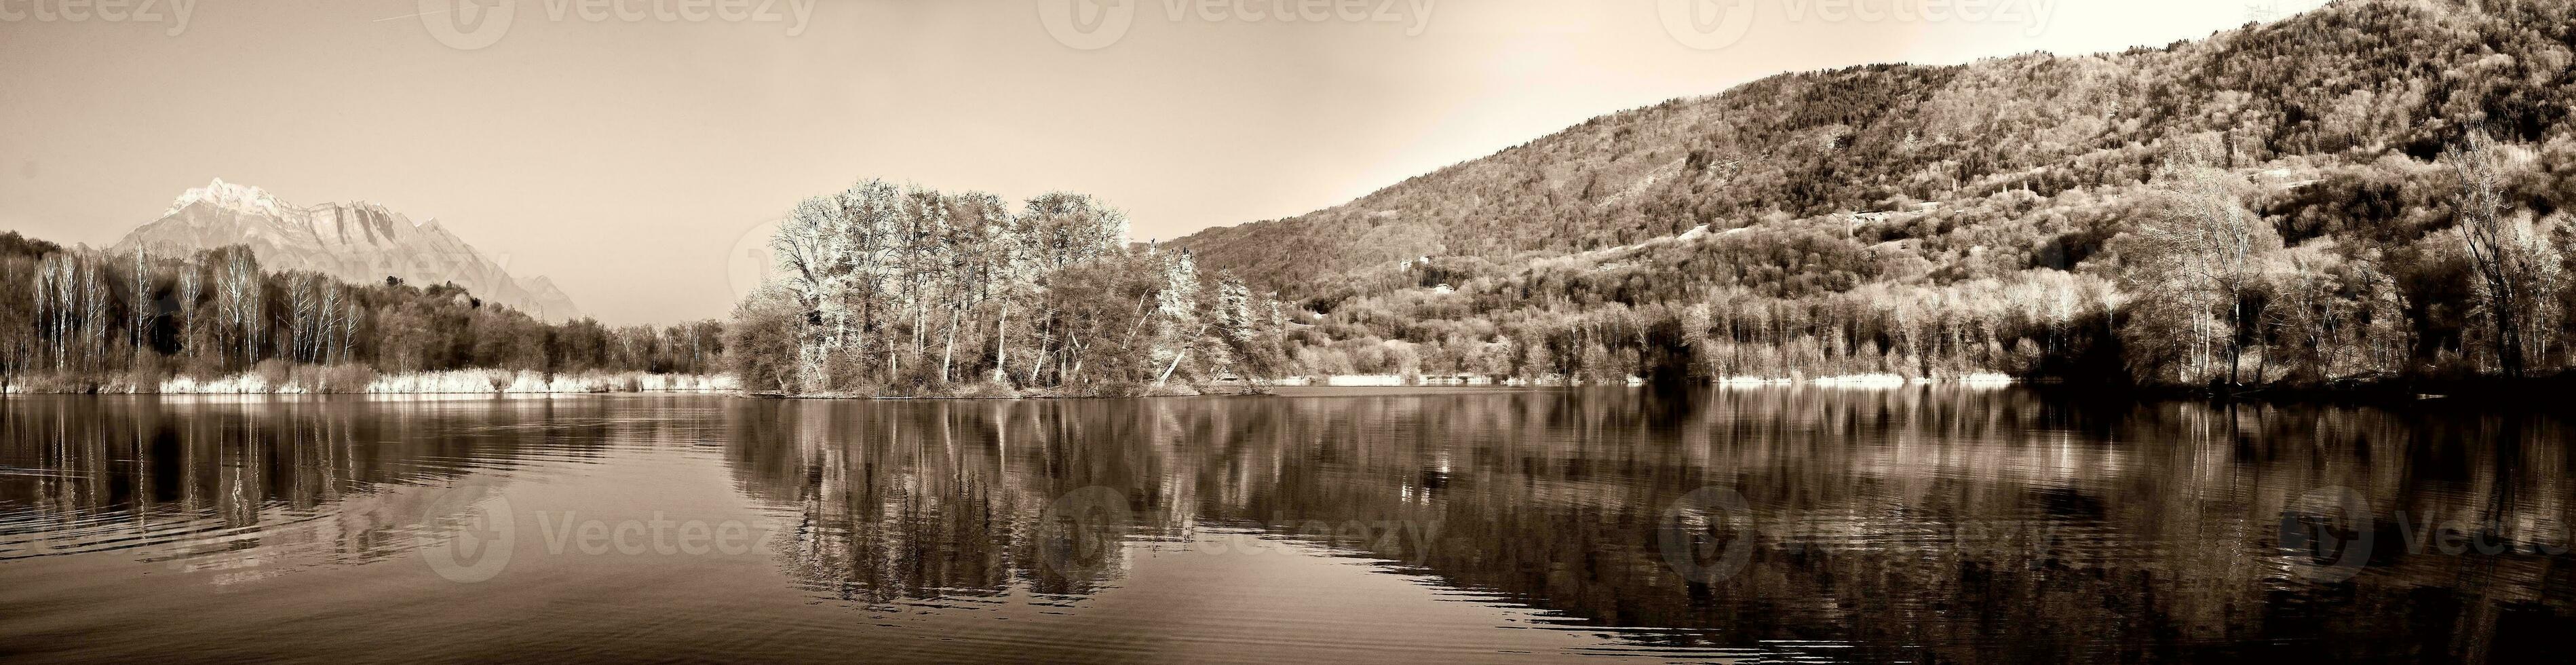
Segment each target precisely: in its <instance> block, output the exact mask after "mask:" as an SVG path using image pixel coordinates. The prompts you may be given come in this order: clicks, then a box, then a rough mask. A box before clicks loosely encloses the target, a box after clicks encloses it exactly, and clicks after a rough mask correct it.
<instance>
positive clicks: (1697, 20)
mask: <svg viewBox="0 0 2576 665" xmlns="http://www.w3.org/2000/svg"><path fill="white" fill-rule="evenodd" d="M1656 11H1657V13H1658V14H1660V15H1661V17H1662V19H1663V22H1664V32H1665V33H1668V34H1671V35H1672V36H1673V41H1677V42H1681V44H1682V45H1683V46H1687V47H1690V48H1694V49H1698V50H1702V51H1715V50H1718V49H1722V48H1726V47H1729V46H1734V45H1735V43H1736V42H1738V41H1742V40H1743V39H1744V36H1745V35H1748V34H1752V32H1753V0H1657V2H1656Z"/></svg>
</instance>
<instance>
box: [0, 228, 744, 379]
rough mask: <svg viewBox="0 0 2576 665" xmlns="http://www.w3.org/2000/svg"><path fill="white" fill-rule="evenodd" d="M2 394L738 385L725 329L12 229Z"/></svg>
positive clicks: (225, 255)
mask: <svg viewBox="0 0 2576 665" xmlns="http://www.w3.org/2000/svg"><path fill="white" fill-rule="evenodd" d="M0 275H5V276H6V277H5V279H0V391H5V392H11V393H281V392H282V393H368V392H374V393H567V392H613V391H641V390H732V389H734V388H735V384H734V383H733V381H732V380H731V378H729V377H726V376H722V375H723V373H724V372H725V371H726V370H725V367H724V364H723V362H724V357H725V355H724V344H725V340H724V334H723V333H724V326H723V325H722V324H721V323H719V322H717V321H696V322H690V323H682V324H675V325H670V326H662V327H651V326H632V327H623V328H611V327H607V326H602V325H600V324H599V323H598V322H597V321H593V320H590V319H579V320H574V321H568V322H561V323H548V322H545V321H540V320H537V319H536V318H534V317H531V316H529V315H527V314H525V313H522V312H519V311H517V310H515V309H511V308H509V307H504V306H501V305H497V304H493V303H488V302H484V301H482V300H480V299H478V298H476V297H474V295H473V294H471V293H467V292H466V291H465V290H464V289H462V288H458V287H456V286H454V285H452V284H433V285H426V286H420V285H413V284H407V283H404V282H403V281H402V280H400V279H395V278H390V277H389V278H386V279H385V280H384V281H383V282H381V283H371V284H351V283H348V282H345V281H342V280H338V279H335V278H332V277H329V276H326V275H321V274H317V273H310V272H301V271H286V272H269V271H267V270H263V269H261V267H260V264H259V258H258V257H257V256H254V255H253V253H252V252H251V251H249V250H248V249H246V248H243V247H239V246H233V247H224V248H219V249H215V250H210V251H200V252H194V253H191V254H188V255H184V256H157V255H153V254H150V253H148V252H143V251H135V252H127V253H119V254H109V253H106V252H101V251H98V250H93V249H88V248H66V247H63V246H60V245H56V244H53V243H50V242H45V241H41V240H33V239H29V238H25V237H22V236H20V235H19V234H17V233H15V232H9V233H0Z"/></svg>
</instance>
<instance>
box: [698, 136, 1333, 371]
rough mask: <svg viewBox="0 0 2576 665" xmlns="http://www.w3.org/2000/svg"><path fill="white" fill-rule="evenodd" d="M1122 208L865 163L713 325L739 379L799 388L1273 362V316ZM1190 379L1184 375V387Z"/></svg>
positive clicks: (784, 239) (1277, 342) (801, 208)
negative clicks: (1142, 238) (889, 175)
mask: <svg viewBox="0 0 2576 665" xmlns="http://www.w3.org/2000/svg"><path fill="white" fill-rule="evenodd" d="M1126 237H1127V218H1126V216H1125V215H1124V214H1123V213H1120V212H1119V211H1117V210H1115V209H1112V208H1109V207H1106V206H1104V205H1102V204H1100V203H1098V202H1095V201H1093V200H1092V199H1091V198H1089V197H1085V196H1080V195H1075V194H1061V193H1059V194H1048V195H1045V196H1039V197H1037V198H1033V199H1030V200H1028V201H1027V202H1026V203H1025V204H1024V205H1022V206H1021V207H1020V208H1019V210H1018V211H1016V213H1015V212H1014V211H1013V210H1012V208H1011V206H1010V205H1009V204H1007V203H1004V202H1003V200H1002V199H1001V197H998V196H994V195H991V194H985V193H979V192H970V193H963V194H949V193H942V192H939V191H936V190H931V189H926V188H921V187H911V186H897V185H893V184H890V183H887V182H884V181H879V180H869V181H864V182H860V183H858V184H856V185H853V186H851V187H850V188H849V189H847V190H844V191H841V192H838V193H835V194H832V195H829V196H820V197H814V198H811V199H807V200H805V201H804V202H803V203H801V204H799V205H797V206H796V208H795V210H794V211H793V212H791V213H790V214H789V215H788V217H787V219H786V220H785V221H784V222H783V223H782V224H781V225H780V228H779V231H778V234H777V236H776V237H775V238H773V239H772V241H771V243H770V250H771V252H772V257H773V258H774V259H775V260H776V262H777V264H778V265H777V273H776V277H775V278H774V279H772V280H771V281H770V283H768V284H766V285H764V286H763V287H762V288H761V289H760V290H759V291H758V292H757V293H755V294H753V295H752V296H751V297H749V298H747V299H745V300H744V302H743V303H742V304H741V305H740V306H739V307H738V308H737V310H736V311H735V314H734V319H733V325H732V329H731V330H730V331H729V336H728V339H729V344H730V348H731V349H732V350H733V351H734V356H733V366H734V367H735V372H736V376H737V377H739V378H740V380H741V382H742V384H743V386H744V388H745V389H746V390H750V391H754V392H765V393H780V394H800V395H818V394H819V395H852V396H873V395H892V396H938V395H971V396H1002V395H1018V394H1024V393H1029V392H1034V393H1038V394H1064V395H1137V394H1165V393H1170V392H1180V391H1183V386H1201V385H1207V384H1209V383H1213V382H1217V381H1222V380H1226V379H1228V378H1231V377H1235V376H1243V377H1267V376H1274V375H1277V374H1280V373H1281V372H1282V371H1283V369H1282V367H1281V362H1282V359H1283V358H1284V357H1285V354H1284V353H1283V352H1282V350H1281V349H1282V348H1283V347H1282V345H1283V344H1284V342H1285V334H1286V333H1285V331H1286V329H1287V323H1286V320H1285V317H1284V315H1283V313H1282V312H1281V310H1280V308H1279V307H1278V306H1277V304H1276V303H1274V302H1271V301H1267V300H1262V299H1256V298H1254V297H1253V294H1252V292H1251V290H1250V289H1248V288H1246V287H1245V286H1244V285H1243V284H1242V283H1240V282H1237V281H1233V280H1228V279H1219V278H1212V277H1209V276H1206V275H1202V274H1201V273H1200V271H1199V269H1198V268H1197V267H1196V265H1195V263H1194V261H1193V260H1192V258H1191V257H1190V255H1189V254H1188V253H1186V252H1178V251H1167V250H1164V249H1162V248H1158V247H1153V246H1150V245H1149V246H1145V247H1130V246H1128V244H1127V242H1126ZM1193 390H1194V389H1193Z"/></svg>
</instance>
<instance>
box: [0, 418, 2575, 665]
mask: <svg viewBox="0 0 2576 665" xmlns="http://www.w3.org/2000/svg"><path fill="white" fill-rule="evenodd" d="M2568 434H2569V432H2568V422H2567V419H2566V417H2565V416H2563V415H2559V414H2541V413H2506V412H2495V411H2481V410H2475V409H2472V408H2469V406H2467V405H2441V404H2438V403H2435V404H2426V405H2411V406H2410V407H2409V408H2406V409H2403V410H2397V409H2383V408H2372V407H2351V406H2248V405H2237V406H2225V405H2211V404H2204V403H2186V402H2145V403H2141V402H2135V401H2121V400H2106V401H2089V400H2086V399H2080V398H2074V397H2068V396H2062V395H2056V394H2052V393H2050V392H2049V391H2046V390H2041V389H2023V388H2013V389H2001V390H1965V389H1959V388H1953V387H1921V386H1916V387H1908V388H1902V389H1891V390H1836V389H1822V388H1784V387H1762V388H1742V389H1734V388H1720V389H1707V390H1698V391H1687V392H1676V393H1656V392H1646V391H1631V390H1559V391H1546V390H1532V391H1520V390H1453V391H1442V392H1431V391H1413V392H1399V391H1388V392H1378V393H1368V392H1358V391H1331V390H1309V391H1305V392H1301V393H1294V394H1290V395H1286V396H1277V397H1236V398H1199V399H1154V400H1068V401H1031V402H1001V401H989V402H962V401H880V402H828V401H779V400H748V399H727V398H716V397H696V396H692V397H623V398H621V397H601V398H566V399H537V400H489V399H476V400H453V401H451V400H417V401H415V400H356V399H314V400H296V399H275V400H268V399H261V400H233V401H228V400H181V399H168V400H162V399H151V398H136V399H105V398H51V397H44V398H35V397H29V398H20V397H12V398H8V399H0V566H7V565H10V564H14V563H19V562H22V561H26V560H30V559H37V558H41V557H48V556H54V555H78V554H103V555H109V556H118V557H128V558H131V559H133V560H137V561H140V562H144V563H147V564H150V565H156V566H168V567H170V568H172V569H176V570H183V571H200V572H207V573H211V579H213V580H215V581H216V582H218V583H229V582H237V581H244V580H251V579H261V578H264V577H267V576H273V575H278V574H281V573H286V572H291V571H295V570H300V569H307V568H313V567H341V566H355V565H359V564H366V563H370V562H376V561H382V560H385V559H387V558H388V557H391V556H393V555H395V554H397V553H401V552H405V551H408V550H411V549H415V548H418V547H420V546H421V543H422V542H423V539H422V538H420V536H421V535H422V533H423V532H424V531H425V530H426V528H425V527H424V522H426V521H433V520H436V519H441V518H443V517H444V516H445V515H443V514H433V513H438V512H439V511H440V510H442V509H441V508H440V507H439V506H438V505H436V499H437V497H438V495H439V493H440V492H442V491H444V488H448V487H452V486H456V485H458V484H460V483H492V484H500V485H516V484H529V483H533V484H536V485H539V486H551V487H552V488H553V489H552V490H551V493H548V492H537V493H533V494H526V495H520V496H515V497H514V501H515V502H516V508H517V509H519V510H521V511H523V512H525V513H533V514H538V515H545V514H549V513H546V511H549V510H556V511H561V510H569V508H565V507H562V506H550V505H545V502H549V501H557V502H559V501H563V500H565V497H566V496H568V495H577V494H591V493H599V492H603V491H605V488H603V487H602V486H600V485H599V484H598V483H590V484H584V483H583V482H581V481H578V480H577V478H578V477H581V476H585V475H587V473H586V472H584V471H583V470H584V469H602V468H610V467H616V466H618V465H628V466H637V465H643V466H653V465H662V466H656V467H655V468H664V467H667V468H673V469H681V470H683V471H684V472H685V473H694V474H704V476H705V479H704V482H708V483H712V485H711V486H710V487H708V488H707V489H704V490H701V491H700V492H699V493H698V494H672V495H669V496H667V497H662V498H661V499H660V500H661V501H663V502H664V503H657V504H650V505H643V506H641V510H640V511H638V512H639V514H642V513H644V512H649V511H657V510H662V509H665V508H668V509H671V510H674V511H680V510H686V509H687V508H688V506H685V505H681V504H686V503H691V502H696V503H709V502H712V503H720V504H725V505H727V506H733V507H732V508H730V510H734V511H739V510H740V507H739V504H740V503H742V502H743V501H744V500H745V499H748V501H749V502H750V503H751V504H753V507H754V508H756V509H757V511H755V512H752V513H749V514H752V515H761V516H765V517H763V519H767V520H771V521H773V522H775V523H774V524H772V525H771V526H773V527H774V533H775V534H776V535H775V537H773V538H771V539H770V540H769V541H768V544H769V547H770V550H771V551H770V552H769V553H768V554H767V555H766V556H767V557H768V560H769V561H770V562H773V563H774V564H775V566H776V569H777V570H778V571H779V572H782V573H784V575H785V576H786V577H787V578H788V580H789V583H791V584H793V585H795V586H796V587H798V589H799V591H801V593H802V594H803V595H804V596H807V597H811V598H814V599H820V600H824V601H828V603H827V604H846V605H853V606H860V607H868V608H902V609H906V610H920V611H932V612H936V611H940V610H941V609H942V608H967V607H981V606H992V605H994V604H1000V603H1019V602H1028V603H1035V604H1038V605H1040V606H1048V605H1054V606H1079V605H1081V604H1082V603H1084V602H1085V601H1086V599H1089V598H1094V597H1099V596H1101V595H1102V594H1105V593H1110V592H1111V591H1112V590H1113V589H1116V588H1118V587H1121V586H1126V585H1136V584H1148V583H1152V582H1148V581H1147V580H1151V579H1156V578H1154V577H1153V576H1151V575H1146V574H1143V571H1144V570H1145V567H1146V566H1150V565H1154V564H1153V563H1152V562H1151V561H1149V560H1147V557H1155V556H1170V555H1176V553H1178V552H1180V551H1184V550H1189V549H1193V548H1201V547H1204V546H1205V544H1206V543H1207V542H1208V540H1209V538H1211V537H1212V535H1214V536H1222V537H1228V538H1237V537H1239V538H1254V539H1260V540H1262V541H1264V542H1270V543H1279V544H1281V546H1282V547H1291V548H1294V551H1296V552H1298V553H1300V554H1299V555H1300V556H1314V555H1324V556H1334V557H1342V558H1344V559H1345V560H1349V561H1355V562H1361V563H1364V564H1365V565H1367V566H1370V567H1373V569H1375V570H1381V571H1386V572H1390V573H1398V574H1402V575H1405V576H1407V579H1416V580H1421V581H1423V582H1424V583H1427V584H1431V585H1433V586H1435V587H1437V588H1435V589H1433V591H1434V592H1435V593H1436V594H1438V595H1440V596H1441V597H1444V598H1450V599H1452V600H1456V601H1461V602H1472V603H1486V604H1502V605H1509V606H1517V607H1525V608H1534V609H1536V610H1538V611H1539V612H1540V613H1541V614H1542V615H1543V617H1544V621H1546V622H1549V623H1550V624H1551V625H1548V626H1545V627H1547V628H1552V629H1556V630H1565V631H1578V632H1582V633H1586V634H1590V635H1597V636H1599V637H1600V638H1601V639H1602V640H1604V641H1606V642H1608V643H1610V644H1614V645H1624V646H1627V647H1634V648H1638V649H1647V650H1650V651H1649V652H1653V651H1651V650H1655V649H1673V648H1689V649H1728V650H1733V649H1745V650H1762V651H1766V652H1782V651H1786V652H1793V653H1802V654H1804V655H1809V656H1817V657H1822V658H1826V659H1833V660H1853V661H1889V660H1914V661H1989V660H2013V661H2046V662H2063V661H2150V660H2222V661H2227V660H2283V659H2289V660H2300V661H2306V660H2318V659H2338V660H2352V661H2384V660H2426V659H2444V660H2469V661H2476V660H2482V659H2486V658H2489V657H2495V658H2497V659H2502V658H2503V657H2506V656H2512V655H2520V654H2546V653H2554V652H2553V651H2543V649H2551V648H2554V645H2555V642H2554V640H2553V638H2555V637H2556V636H2557V635H2559V634H2563V633H2564V632H2565V631H2567V630H2570V629H2576V608H2571V606H2570V603H2571V601H2570V600H2569V599H2570V597H2571V596H2570V590H2571V588H2576V576H2571V573H2570V572H2569V571H2570V570H2571V567H2570V566H2569V565H2568V564H2569V563H2570V557H2569V556H2568V555H2567V554H2566V552H2567V547H2568V545H2569V542H2568V533H2569V523H2568V511H2569V504H2568V501H2569V496H2570V490H2571V481H2570V476H2569V474H2568V471H2569V470H2570V469H2569V467H2570V464H2571V461H2570V459H2569V457H2568V439H2569V436H2568ZM670 477H678V478H687V477H690V476H685V475H677V476H670ZM568 479H573V480H568ZM728 480H729V481H730V483H731V487H732V490H733V492H734V493H738V494H739V496H734V495H731V494H727V493H726V492H725V490H724V488H723V485H722V484H723V483H724V482H727V481H728ZM1704 490H1706V491H1715V492H1719V493H1720V494H1723V493H1726V492H1731V493H1732V494H1731V495H1727V496H1735V497H1741V502H1740V503H1733V504H1724V505H1722V506H1721V507H1723V508H1725V510H1711V509H1709V507H1710V506H1709V505H1700V504H1684V503H1683V502H1684V500H1685V498H1687V497H1694V496H1703V495H1704V493H1703V494H1694V493H1695V492H1703V491H1704ZM646 496H651V495H646ZM2341 496H2350V497H2355V499H2356V500H2357V501H2358V502H2359V503H2361V504H2362V506H2363V507H2364V508H2366V509H2367V511H2368V513H2369V514H2370V515H2372V516H2374V518H2375V520H2374V522H2372V523H2370V524H2367V525H2364V526H2362V527H2359V528H2357V529H2353V530H2350V531H2319V532H2317V533H2321V534H2324V533H2331V534H2334V535H2335V536H2336V537H2338V538H2342V539H2344V540H2339V541H2336V542H2341V543H2347V544H2348V543H2350V542H2354V540H2353V539H2358V538H2363V537H2367V538H2369V539H2370V540H2369V543H2370V547H2368V548H2366V549H2367V550H2368V551H2367V552H2360V549H2365V548H2351V547H2347V551H2346V553H2347V554H2353V553H2356V552H2360V553H2359V554H2353V557H2352V558H2351V559H2350V561H2351V562H2352V563H2354V564H2355V565H2358V564H2359V563H2363V562H2366V563H2367V564H2368V565H2367V566H2366V567H2361V568H2359V569H2358V570H2357V571H2354V572H2352V574H2345V575H2337V574H2335V569H2333V568H2331V567H2328V566H2325V565H2322V563H2331V562H2321V560H2320V559H2318V558H2317V557H2315V556H2313V555H2312V554H2311V553H2310V552H2308V551H2303V550H2298V549H2296V548H2297V547H2299V545H2300V543H2294V542H2286V541H2285V537H2284V536H2285V531H2284V529H2285V522H2284V515H2285V514H2286V515H2290V516H2292V517H2293V518H2295V519H2293V520H2291V521H2290V522H2289V523H2290V524H2292V525H2297V524H2305V523H2306V522H2305V520H2309V519H2310V518H2311V517H2313V516H2315V515H2316V514H2318V513H2320V512H2321V511H2323V510H2326V509H2328V508H2330V507H2331V506H2330V505H2329V504H2330V503H2331V502H2330V501H2322V500H2320V497H2326V498H2333V497H2341ZM623 500H624V499H612V501H623ZM1077 504H1078V505H1077ZM621 505H622V504H621ZM1711 505H1716V504H1711ZM719 508H721V507H719ZM1071 508H1081V509H1083V510H1084V511H1086V512H1080V513H1079V515H1078V517H1079V518H1080V519H1079V520H1075V521H1077V522H1082V521H1087V525H1076V526H1074V527H1068V526H1067V519H1068V516H1076V511H1073V510H1070V509H1071ZM585 509H586V510H587V509H591V508H585ZM699 512H705V513H706V514H709V515H714V514H720V513H721V512H722V511H721V510H718V511H714V512H707V511H699ZM563 514H564V515H565V516H566V517H565V519H569V517H568V516H569V513H563ZM692 514H693V515H694V514H697V513H692ZM1668 515H1680V516H1683V517H1684V518H1685V519H1688V520H1693V521H1692V522H1690V525H1691V526H1693V528H1697V529H1703V530H1705V531H1708V532H1724V531H1726V529H1724V528H1720V527H1723V526H1725V525H1742V526H1743V528H1744V529H1745V531H1743V532H1740V533H1736V534H1734V536H1735V537H1733V538H1732V539H1731V540H1724V541H1722V542H1721V541H1716V540H1712V541H1705V542H1703V541H1693V542H1691V543H1685V545H1710V544H1723V545H1729V546H1733V547H1742V548H1747V549H1745V550H1744V551H1745V552H1746V554H1745V556H1744V558H1743V559H1742V560H1741V565H1740V567H1734V568H1727V569H1725V570H1724V571H1723V574H1718V575H1709V576H1693V575H1685V574H1684V573H1683V572H1681V571H1680V570H1677V567H1676V566H1675V563H1674V560H1673V559H1672V558H1671V557H1669V556H1668V554H1667V551H1666V550H1667V548H1666V547H1664V545H1666V544H1667V543H1666V542H1665V539H1666V538H1669V537H1671V535H1670V534H1673V533H1682V534H1695V533H1701V532H1692V531H1674V530H1672V529H1671V528H1668V527H1672V526H1673V525H1669V524H1667V523H1666V522H1667V518H1668ZM657 519H658V518H657ZM1103 519H1107V520H1111V521H1113V522H1114V523H1111V524H1106V525H1103V524H1101V523H1100V521H1101V520H1103ZM536 521H537V520H535V519H522V520H521V522H523V527H524V526H525V524H533V523H535V522H536ZM2428 524H2429V525H2430V526H2427V525H2428ZM1085 526H1087V527H1090V528H1094V529H1095V530H1085V528H1084V527H1085ZM1101 527H1105V529H1101ZM2444 529H2450V530H2453V531H2455V532H2457V537H2456V538H2449V539H2441V538H2432V539H2429V540H2428V539H2427V536H2426V534H2431V535H2432V536H2441V535H2442V534H2443V533H2444V531H2443V530H2444ZM530 533H531V534H533V533H534V531H533V529H532V530H531V531H530ZM2302 533H2304V532H2302ZM1719 535H1726V534H1724V533H1720V534H1719ZM1103 536H1106V538H1107V539H1108V543H1106V545H1105V546H1104V544H1103V543H1102V542H1101V539H1102V537H1103ZM540 542H541V541H540V540H538V539H537V538H535V537H534V536H530V537H529V538H528V539H527V540H524V541H522V542H521V544H520V546H519V547H520V550H519V551H520V552H521V553H522V554H524V555H526V556H528V557H530V558H527V559H521V560H520V561H521V562H523V563H524V565H527V566H531V568H529V569H528V570H531V571H542V570H547V569H548V568H547V566H558V567H560V566H572V565H576V564H579V563H580V562H581V561H583V560H580V559H569V558H560V557H559V558H556V559H540V558H537V557H539V556H540V555H541V554H542V552H539V551H537V548H539V547H540V544H539V543H540ZM1122 543H1123V544H1122ZM2479 543H2486V544H2493V545H2498V546H2500V549H2498V550H2496V551H2494V552H2493V553H2481V551H2479V545H2478V544H2479ZM1679 551H1681V552H1683V553H1684V554H1685V555H1687V558H1686V560H1685V561H1686V562H1691V563H1697V562H1701V561H1705V560H1710V557H1708V556H1705V555H1706V554H1707V553H1708V550H1699V551H1692V550H1688V549H1683V550H1679ZM1727 551H1736V550H1727ZM1209 555H1211V556H1226V555H1229V554H1209ZM754 556H761V555H757V554H756V555H754ZM1190 556H1198V554H1190ZM654 561H655V562H656V563H657V564H663V565H674V566H676V565H679V564H681V563H686V562H674V561H667V560H654ZM751 567H752V568H754V569H759V570H764V571H765V570H766V567H765V566H763V565H761V563H760V562H759V561H757V560H754V561H752V562H751ZM18 570H25V569H23V568H21V569H18ZM1262 570H1280V569H1278V568H1268V569H1262ZM10 571H11V569H8V568H0V572H10ZM504 579H505V580H506V579H508V578H504ZM762 579H767V578H762ZM764 583H766V582H764ZM782 591H784V589H782ZM1186 593H1190V594H1208V595H1213V596H1222V595H1224V594H1227V593H1228V589H1226V588H1222V587H1217V588H1205V589H1188V590H1186ZM1250 600H1255V601H1258V600H1259V599H1250ZM1702 653H1706V652H1702ZM1631 655H1634V654H1631Z"/></svg>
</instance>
